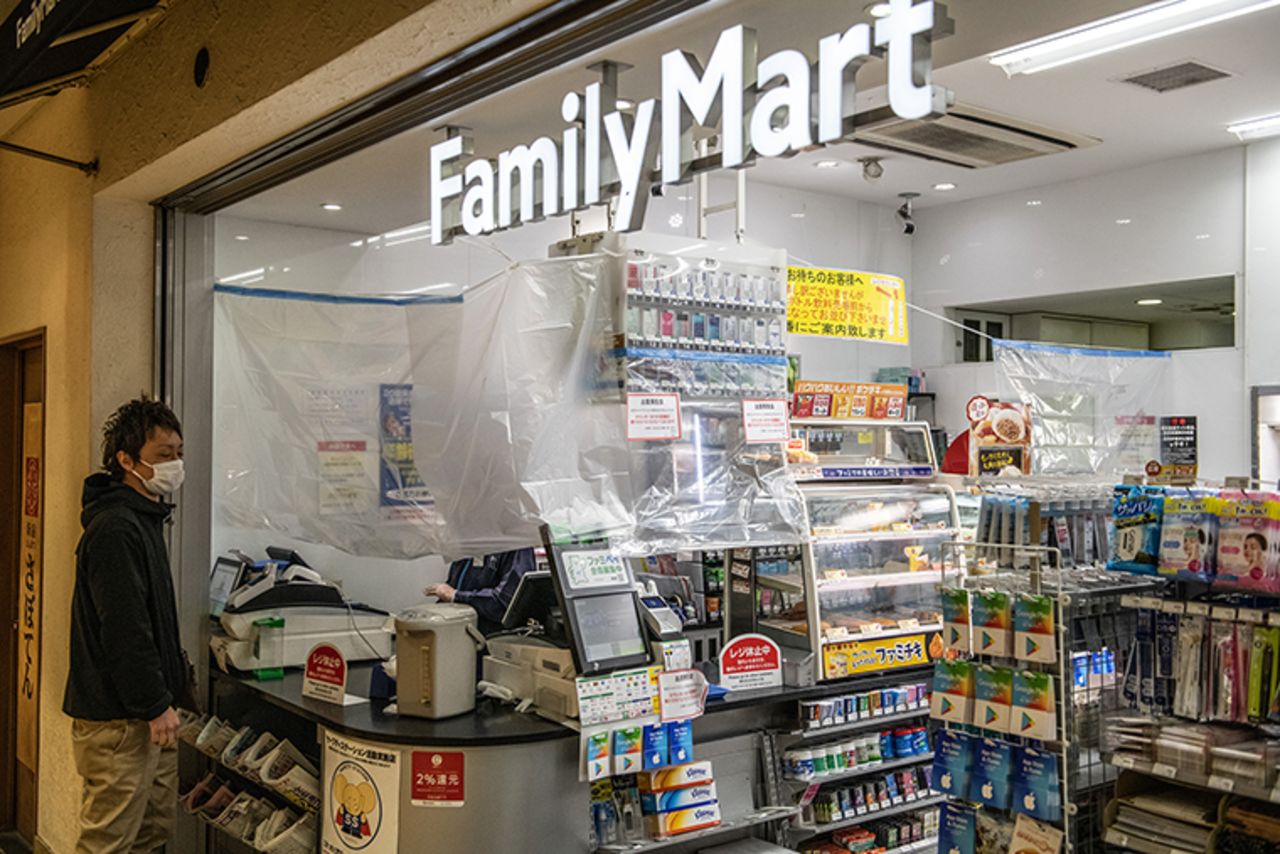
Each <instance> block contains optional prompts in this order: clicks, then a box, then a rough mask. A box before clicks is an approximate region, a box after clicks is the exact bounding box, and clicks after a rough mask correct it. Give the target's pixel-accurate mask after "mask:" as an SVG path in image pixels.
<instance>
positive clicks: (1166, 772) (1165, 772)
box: [1151, 762, 1178, 780]
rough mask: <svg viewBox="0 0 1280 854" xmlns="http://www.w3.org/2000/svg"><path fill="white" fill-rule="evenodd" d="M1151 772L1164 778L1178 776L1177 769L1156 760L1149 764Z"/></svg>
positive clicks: (1170, 778) (1169, 778)
mask: <svg viewBox="0 0 1280 854" xmlns="http://www.w3.org/2000/svg"><path fill="white" fill-rule="evenodd" d="M1151 773H1152V774H1155V775H1156V776H1157V777H1164V778H1165V779H1168V780H1172V779H1174V778H1175V777H1177V776H1178V769H1177V768H1174V767H1173V766H1172V765H1166V764H1164V763H1163V762H1157V763H1155V764H1154V765H1152V766H1151Z"/></svg>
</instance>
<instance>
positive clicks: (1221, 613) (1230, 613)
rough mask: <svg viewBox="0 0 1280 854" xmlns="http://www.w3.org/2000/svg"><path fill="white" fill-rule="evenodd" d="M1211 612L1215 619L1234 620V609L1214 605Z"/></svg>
mask: <svg viewBox="0 0 1280 854" xmlns="http://www.w3.org/2000/svg"><path fill="white" fill-rule="evenodd" d="M1211 613H1212V614H1213V618H1214V619H1215V620H1234V619H1235V618H1236V609H1235V608H1228V607H1226V606H1224V605H1214V606H1213V610H1212V612H1211Z"/></svg>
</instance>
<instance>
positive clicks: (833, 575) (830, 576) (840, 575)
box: [822, 569, 849, 581]
mask: <svg viewBox="0 0 1280 854" xmlns="http://www.w3.org/2000/svg"><path fill="white" fill-rule="evenodd" d="M822 576H823V578H825V579H826V580H827V581H844V580H845V579H846V578H848V577H849V573H847V572H845V571H844V570H843V569H828V570H826V571H825V572H823V573H822Z"/></svg>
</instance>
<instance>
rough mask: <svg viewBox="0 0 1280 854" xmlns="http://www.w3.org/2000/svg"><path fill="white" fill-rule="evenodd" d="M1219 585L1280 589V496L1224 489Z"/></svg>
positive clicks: (1242, 588) (1220, 521) (1219, 527)
mask: <svg viewBox="0 0 1280 854" xmlns="http://www.w3.org/2000/svg"><path fill="white" fill-rule="evenodd" d="M1218 520H1219V521H1218V567H1217V577H1216V578H1215V579H1214V584H1215V586H1220V587H1226V588H1230V589H1235V590H1257V591H1260V592H1265V593H1276V592H1280V496H1277V495H1274V494H1272V493H1258V492H1247V493H1246V492H1223V493H1222V494H1221V501H1220V503H1219V506H1218Z"/></svg>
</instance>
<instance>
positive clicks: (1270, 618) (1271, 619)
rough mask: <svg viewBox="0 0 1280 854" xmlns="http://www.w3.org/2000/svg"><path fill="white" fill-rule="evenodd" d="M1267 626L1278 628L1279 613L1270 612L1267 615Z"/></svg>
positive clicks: (1279, 624)
mask: <svg viewBox="0 0 1280 854" xmlns="http://www.w3.org/2000/svg"><path fill="white" fill-rule="evenodd" d="M1267 625H1268V626H1280V611H1272V612H1271V613H1270V614H1267Z"/></svg>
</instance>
